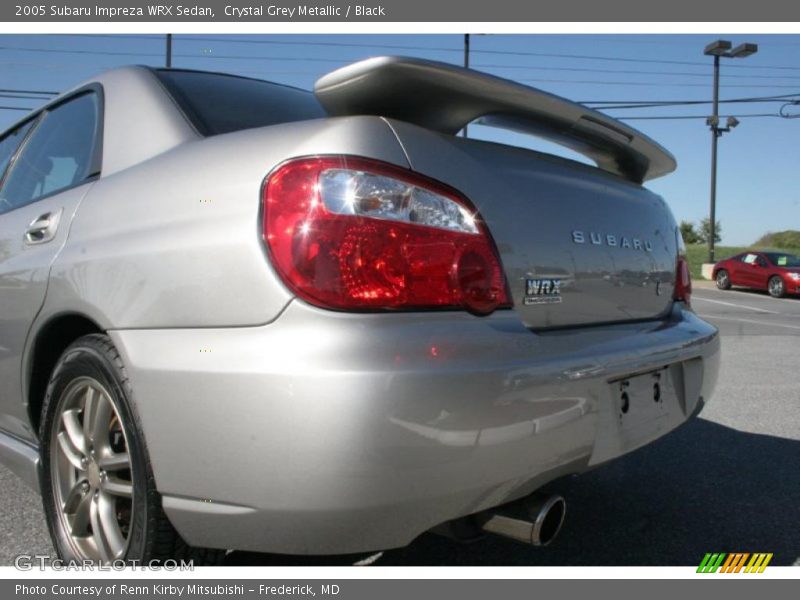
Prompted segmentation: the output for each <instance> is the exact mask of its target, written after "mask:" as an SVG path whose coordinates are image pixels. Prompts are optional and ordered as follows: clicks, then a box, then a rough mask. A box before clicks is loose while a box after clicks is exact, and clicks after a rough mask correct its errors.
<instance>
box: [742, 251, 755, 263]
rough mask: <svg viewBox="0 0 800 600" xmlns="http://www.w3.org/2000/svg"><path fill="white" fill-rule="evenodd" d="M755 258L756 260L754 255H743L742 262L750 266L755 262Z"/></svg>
mask: <svg viewBox="0 0 800 600" xmlns="http://www.w3.org/2000/svg"><path fill="white" fill-rule="evenodd" d="M756 258H758V256H757V255H755V254H745V255H744V256H743V257H742V262H743V263H745V264H748V265H752V264H754V263H755V262H756Z"/></svg>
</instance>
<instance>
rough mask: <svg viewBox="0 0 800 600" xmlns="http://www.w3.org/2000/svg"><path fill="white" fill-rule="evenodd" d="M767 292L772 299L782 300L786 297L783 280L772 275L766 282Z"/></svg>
mask: <svg viewBox="0 0 800 600" xmlns="http://www.w3.org/2000/svg"><path fill="white" fill-rule="evenodd" d="M767 291H768V292H769V295H770V296H772V297H773V298H783V297H784V296H785V295H786V285H785V284H784V283H783V279H781V278H780V277H778V276H777V275H773V276H772V277H770V278H769V281H768V282H767Z"/></svg>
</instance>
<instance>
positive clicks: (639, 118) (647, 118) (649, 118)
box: [614, 113, 787, 121]
mask: <svg viewBox="0 0 800 600" xmlns="http://www.w3.org/2000/svg"><path fill="white" fill-rule="evenodd" d="M731 117H732V118H736V119H749V118H753V117H777V118H787V117H783V115H779V114H777V113H745V114H742V115H720V116H719V118H720V119H727V118H731ZM614 118H615V119H617V120H619V121H669V120H681V119H708V115H662V116H655V117H654V116H646V115H636V116H633V117H614Z"/></svg>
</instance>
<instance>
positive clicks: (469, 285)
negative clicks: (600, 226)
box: [263, 156, 510, 314]
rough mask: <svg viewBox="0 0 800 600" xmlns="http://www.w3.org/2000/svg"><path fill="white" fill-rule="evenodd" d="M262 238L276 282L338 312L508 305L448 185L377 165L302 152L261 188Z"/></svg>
mask: <svg viewBox="0 0 800 600" xmlns="http://www.w3.org/2000/svg"><path fill="white" fill-rule="evenodd" d="M263 202H264V217H263V218H264V221H263V235H264V240H265V241H266V244H267V247H268V249H269V252H270V254H271V258H272V262H273V264H274V266H275V268H276V269H277V271H278V273H279V274H280V276H281V277H282V278H283V280H284V282H286V284H287V285H288V286H289V287H290V288H291V289H292V290H293V291H294V292H295V293H296V294H297V295H298V296H300V297H301V298H303V299H304V300H306V301H308V302H310V303H312V304H315V305H317V306H321V307H324V308H333V309H340V310H391V309H394V310H409V309H431V308H464V309H467V310H469V311H471V312H474V313H478V314H488V313H490V312H492V311H493V310H495V309H496V308H499V307H502V306H508V305H509V304H510V303H509V300H508V295H507V292H506V286H505V278H504V277H503V271H502V268H501V266H500V260H499V258H498V256H497V252H496V251H495V248H494V244H493V243H492V240H491V238H490V236H489V233H488V232H487V231H486V229H485V227H484V226H483V224H482V223H481V222H480V221H479V220H477V218H476V213H475V209H474V208H473V207H472V205H471V204H470V203H469V202H468V201H467V200H466V199H465V198H463V197H462V196H461V195H460V194H458V193H457V192H455V191H454V190H452V189H450V188H448V187H446V186H444V185H442V184H439V183H436V182H434V181H431V180H429V179H427V178H424V177H421V176H419V175H416V174H415V173H413V172H411V171H407V170H405V169H401V168H399V167H394V166H392V165H388V164H385V163H381V162H377V161H372V160H367V159H362V158H350V157H343V156H336V157H321V158H304V159H298V160H293V161H290V162H287V163H285V164H283V165H282V166H280V167H279V168H278V169H276V170H275V171H273V172H272V173H271V174H270V175H269V177H268V179H267V182H266V185H265V186H264V197H263Z"/></svg>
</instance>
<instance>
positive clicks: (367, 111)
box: [314, 57, 677, 183]
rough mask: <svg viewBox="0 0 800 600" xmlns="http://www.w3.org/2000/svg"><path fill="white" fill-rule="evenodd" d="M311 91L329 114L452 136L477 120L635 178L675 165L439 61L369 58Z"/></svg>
mask: <svg viewBox="0 0 800 600" xmlns="http://www.w3.org/2000/svg"><path fill="white" fill-rule="evenodd" d="M314 93H315V94H316V96H317V99H318V100H319V101H320V102H321V103H322V105H323V106H324V107H325V109H326V110H327V111H328V112H329V113H330V114H331V115H333V116H344V115H379V116H382V117H388V118H393V119H398V120H401V121H407V122H409V123H413V124H415V125H419V126H421V127H425V128H427V129H431V130H433V131H438V132H440V133H445V134H450V135H455V134H456V133H458V132H459V131H460V130H461V129H463V128H464V126H465V125H468V124H470V123H473V122H475V121H477V122H479V123H480V124H485V125H489V126H492V127H498V128H501V129H509V130H514V131H517V132H521V133H526V134H533V135H536V136H539V137H542V138H544V139H547V140H550V141H552V142H556V143H558V144H560V145H562V146H566V147H568V148H571V149H572V150H575V151H576V152H579V153H580V154H583V155H584V156H586V157H588V158H590V159H591V160H593V161H594V162H595V163H596V164H597V166H598V167H600V168H601V169H604V170H606V171H610V172H611V173H615V174H617V175H621V176H623V177H625V178H626V179H629V180H631V181H634V182H636V183H641V182H643V181H647V180H648V179H654V178H656V177H661V176H662V175H666V174H667V173H671V172H672V171H674V170H675V168H676V166H677V164H676V162H675V158H674V157H673V156H672V154H670V153H669V152H668V151H667V150H666V149H664V148H663V147H662V146H660V145H659V144H657V143H656V142H654V141H653V140H651V139H650V138H648V137H647V136H646V135H644V134H642V133H640V132H639V131H636V130H635V129H633V128H631V127H628V126H627V125H624V124H623V123H620V122H619V121H617V120H615V119H612V118H611V117H608V116H606V115H604V114H602V113H599V112H597V111H594V110H592V109H590V108H586V107H585V106H583V105H581V104H577V103H575V102H571V101H569V100H566V99H564V98H561V97H560V96H555V95H553V94H548V93H547V92H543V91H542V90H537V89H536V88H532V87H528V86H524V85H521V84H518V83H515V82H513V81H509V80H507V79H501V78H499V77H494V76H492V75H487V74H485V73H479V72H477V71H473V70H470V69H463V68H461V67H456V66H452V65H448V64H444V63H440V62H434V61H428V60H421V59H415V58H403V57H378V58H370V59H367V60H364V61H361V62H357V63H355V64H352V65H349V66H347V67H343V68H341V69H337V70H336V71H333V72H332V73H329V74H327V75H324V76H323V77H321V78H320V79H319V80H318V81H317V83H316V85H315V86H314Z"/></svg>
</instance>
